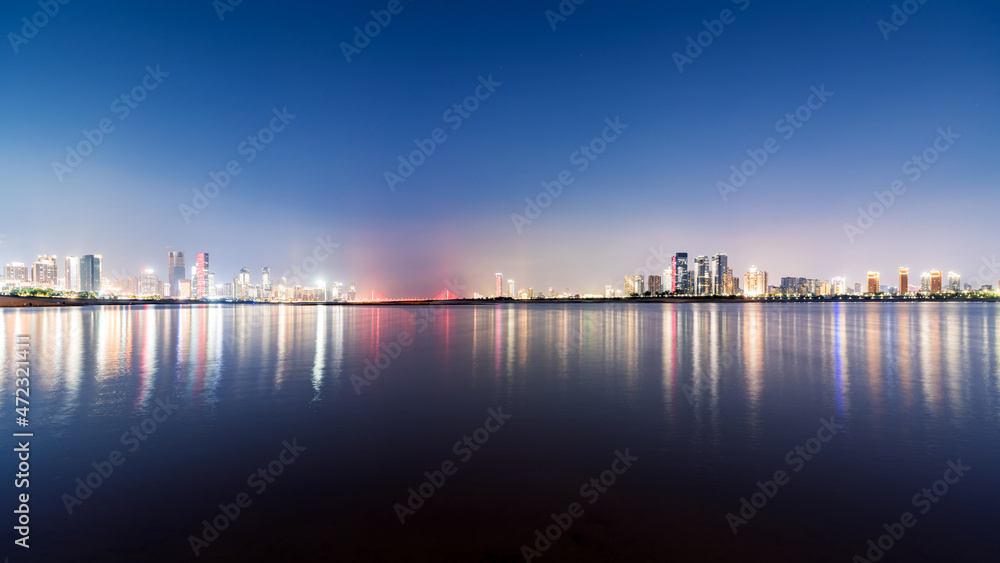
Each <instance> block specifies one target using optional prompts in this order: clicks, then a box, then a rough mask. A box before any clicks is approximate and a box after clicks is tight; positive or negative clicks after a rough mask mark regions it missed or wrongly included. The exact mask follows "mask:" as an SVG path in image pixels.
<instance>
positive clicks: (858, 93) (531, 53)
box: [0, 0, 1000, 296]
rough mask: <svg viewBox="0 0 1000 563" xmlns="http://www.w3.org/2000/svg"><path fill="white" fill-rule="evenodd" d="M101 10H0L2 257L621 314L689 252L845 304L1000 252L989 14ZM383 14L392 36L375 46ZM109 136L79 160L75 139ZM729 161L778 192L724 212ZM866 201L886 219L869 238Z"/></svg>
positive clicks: (699, 7)
mask: <svg viewBox="0 0 1000 563" xmlns="http://www.w3.org/2000/svg"><path fill="white" fill-rule="evenodd" d="M93 4H94V3H87V2H82V1H77V2H70V3H69V4H67V5H65V6H62V5H59V6H58V8H59V11H58V13H57V14H55V15H54V16H45V17H43V16H35V14H36V13H38V12H41V11H42V8H41V7H40V6H39V3H38V2H35V1H27V0H8V1H5V2H3V3H2V7H0V30H2V31H3V32H4V34H5V38H6V39H5V44H4V45H3V47H2V48H0V51H3V52H2V53H0V80H2V88H0V110H2V115H3V116H4V127H3V131H2V133H0V185H2V186H3V187H2V190H3V196H4V197H3V203H2V207H0V234H2V235H4V236H2V238H0V263H6V262H11V261H19V262H26V263H30V262H32V261H34V260H35V258H36V256H37V255H39V254H43V253H44V254H56V255H58V256H59V257H60V258H62V257H63V256H66V255H82V254H91V253H92V254H102V255H103V256H104V263H105V271H106V275H107V273H109V272H113V273H125V274H128V275H135V274H137V273H138V272H139V271H140V270H141V269H142V268H145V267H153V268H155V269H156V270H157V271H158V272H159V273H160V274H161V278H165V276H166V248H167V246H168V245H172V247H173V249H174V250H186V251H187V252H188V253H189V258H188V262H189V265H190V264H193V263H194V254H195V253H197V252H209V253H210V255H211V259H212V264H211V267H212V270H213V271H215V273H216V276H217V281H218V282H219V283H223V282H226V281H231V280H232V276H233V275H234V274H235V273H236V272H238V271H239V269H240V268H241V267H243V266H246V267H247V268H249V269H250V271H251V272H252V274H253V281H254V282H258V283H259V281H260V279H259V276H260V268H261V267H262V266H269V267H270V268H271V271H272V274H273V275H278V274H280V273H281V272H282V271H285V270H290V269H291V268H292V267H293V266H294V265H297V264H302V263H303V262H302V261H303V259H304V258H305V257H307V256H310V255H313V254H314V251H315V250H316V248H317V244H318V243H317V239H322V240H324V241H327V244H328V245H329V242H330V241H332V242H335V243H338V244H339V247H338V248H336V249H335V250H333V251H332V253H331V254H330V256H329V258H327V259H325V260H323V261H322V263H321V265H320V268H319V270H318V271H316V272H315V273H314V274H312V275H310V276H309V278H310V279H306V280H304V281H305V282H306V283H305V285H311V284H312V283H311V282H318V281H320V280H322V281H324V282H326V283H327V284H329V283H331V282H334V281H340V282H344V283H347V282H350V281H356V282H358V285H359V293H367V292H369V291H371V290H372V289H374V290H375V291H377V292H378V293H380V294H383V295H388V296H432V295H434V294H436V293H438V292H440V291H442V290H443V289H444V287H445V284H444V280H445V279H455V278H457V279H458V281H459V285H460V286H464V287H465V288H466V289H465V292H466V294H467V295H468V296H471V293H472V292H473V291H479V292H483V293H492V290H493V274H494V272H503V273H504V275H505V276H506V277H508V278H514V279H515V280H516V282H517V287H518V288H520V287H522V286H528V285H531V286H533V287H534V288H535V290H536V291H539V290H542V291H547V289H548V287H549V286H555V287H556V288H558V289H560V290H564V289H566V288H570V289H572V290H573V291H574V292H580V293H583V292H601V293H603V289H604V284H605V283H609V282H610V281H611V280H614V281H615V283H616V284H617V285H618V286H619V287H620V283H618V280H620V279H622V276H624V275H625V274H632V273H634V272H635V271H636V269H637V268H638V267H643V266H644V265H645V264H646V263H647V262H649V263H650V264H652V265H655V267H656V268H657V269H658V270H660V271H662V269H663V268H664V267H666V265H667V264H665V263H662V262H661V256H662V255H664V254H672V253H674V252H678V251H685V252H688V253H689V254H690V255H691V257H692V258H693V257H694V256H697V255H699V254H706V255H711V254H715V253H717V252H725V253H728V255H729V263H730V266H731V267H732V268H733V270H734V273H736V274H738V275H742V274H743V273H744V272H745V271H746V270H747V268H748V267H749V266H750V265H751V264H754V265H757V266H758V267H760V268H762V269H765V270H767V271H768V272H769V273H770V276H771V283H772V284H776V283H778V278H779V277H781V276H801V277H809V278H820V279H830V278H833V277H834V276H838V275H843V276H847V278H848V282H849V283H850V284H851V285H853V284H854V283H855V282H863V277H864V275H865V273H866V272H867V271H868V270H880V271H881V272H882V275H883V279H884V280H885V281H883V284H886V285H893V283H892V282H891V281H889V280H891V278H893V277H894V276H895V271H896V269H897V268H898V267H899V266H904V265H905V266H909V267H910V268H911V278H910V279H911V283H917V281H918V280H919V273H920V272H921V271H926V270H930V269H932V268H937V269H941V270H944V271H945V272H947V271H949V270H954V271H957V272H959V273H962V274H963V277H964V279H965V280H969V279H970V278H972V277H975V276H976V271H977V270H979V269H980V267H981V266H983V267H985V266H984V259H985V260H986V261H987V262H990V263H991V264H992V258H993V257H994V256H995V255H1000V236H998V235H1000V221H998V220H997V217H996V214H997V210H998V209H1000V205H998V204H1000V190H998V189H997V188H998V183H1000V157H998V154H1000V111H998V108H997V101H998V99H1000V33H998V31H1000V6H998V5H997V3H996V2H988V1H982V2H964V1H952V0H949V1H944V0H928V1H926V3H924V4H919V3H918V2H916V1H915V0H911V1H909V2H902V3H901V2H898V1H897V2H896V5H897V6H903V7H905V8H907V9H908V10H909V11H913V8H914V7H916V8H917V9H916V11H915V12H913V13H912V14H909V15H906V14H905V12H902V11H900V12H899V13H897V14H896V15H895V21H893V19H894V16H893V11H894V10H893V2H891V1H875V2H871V1H865V2H860V1H859V2H822V3H817V2H764V1H760V0H751V1H746V0H740V1H738V2H731V1H729V0H717V1H712V2H697V3H694V2H611V1H607V0H605V1H598V0H587V1H586V2H584V3H582V4H580V5H575V4H573V3H571V2H570V1H569V0H566V1H564V2H562V5H563V10H564V11H565V12H567V13H568V12H569V7H570V6H572V7H573V8H574V11H573V13H570V14H568V15H567V16H565V17H564V18H563V17H558V18H557V17H553V16H552V15H551V14H550V15H548V16H547V15H546V10H552V11H553V14H558V11H559V9H560V8H559V7H560V3H559V2H558V1H556V0H549V1H544V2H489V3H480V2H476V3H457V2H448V3H445V2H431V1H422V0H416V1H413V2H410V1H407V0H402V2H401V3H400V4H399V7H398V8H395V9H396V10H397V11H398V10H399V9H400V8H401V11H399V13H396V14H394V15H393V14H389V13H388V12H385V13H381V14H380V13H378V12H379V11H384V10H386V9H387V6H389V7H395V4H394V3H393V2H386V1H381V0H379V1H365V2H335V3H334V4H335V6H333V7H319V6H316V5H314V4H318V3H315V2H289V1H282V2H263V1H257V2H253V1H249V0H247V1H244V2H242V3H241V4H239V5H237V6H235V7H234V8H233V9H231V10H227V11H224V12H222V17H221V19H220V15H219V12H220V9H219V8H218V6H220V5H225V6H228V4H226V3H225V0H221V1H220V2H216V3H214V4H213V2H212V1H211V0H197V1H194V0H192V1H187V2H177V1H150V2H101V3H100V5H93ZM52 9H54V8H50V10H52ZM373 10H374V11H376V16H377V17H379V18H382V19H383V20H384V19H386V16H387V15H391V21H389V22H388V24H387V25H385V26H384V27H383V26H381V24H370V25H369V29H373V30H377V31H378V34H377V36H375V37H374V38H370V39H369V38H367V37H364V38H359V41H358V42H357V44H358V45H361V47H360V48H358V47H356V46H355V45H356V43H355V37H356V35H357V33H356V32H355V30H354V28H355V26H357V27H359V28H364V26H365V25H366V24H368V23H369V22H371V21H372V20H373V19H374V17H373V15H372V14H371V11H373ZM724 10H728V12H724ZM900 10H902V8H900ZM43 13H44V12H43ZM33 17H35V20H36V22H42V21H44V20H48V21H44V25H42V26H39V27H38V28H37V29H34V28H33V27H32V26H33V25H34V24H31V25H29V26H26V25H25V21H24V20H23V19H22V18H28V20H29V21H30V20H31V19H32V18H33ZM904 17H905V18H906V21H902V20H903V18H904ZM723 19H725V20H727V21H728V23H724V22H722V20H723ZM713 20H720V21H719V22H713ZM879 20H884V23H883V24H881V25H880V23H879ZM706 22H707V23H706ZM553 25H554V27H555V29H553ZM25 27H27V30H25V29H24V28H25ZM25 31H26V32H25ZM32 31H34V33H32ZM713 31H715V32H716V33H717V34H718V35H717V36H716V35H715V34H713V33H712V32H713ZM12 33H13V34H16V35H17V37H14V36H12V35H10V34H12ZM699 33H701V36H700V39H701V40H702V41H703V45H707V46H697V45H695V46H692V45H691V44H690V43H689V40H688V38H689V37H691V38H692V41H694V42H695V43H697V40H698V38H699ZM29 35H30V36H31V37H30V38H29V37H28V36H29ZM19 38H21V39H19ZM365 41H368V44H367V45H364V42H365ZM709 41H710V42H709ZM344 44H347V45H350V46H351V47H350V50H349V52H348V53H347V55H346V56H345V47H344ZM675 53H678V55H675ZM692 55H693V56H692ZM348 57H349V58H350V62H348V60H347V58H348ZM683 57H688V58H686V59H685V58H683ZM678 66H680V67H681V68H680V69H679V68H678ZM150 71H152V73H150ZM144 80H145V85H146V86H145V87H144V86H143V83H144ZM150 87H151V88H150ZM132 92H135V93H137V95H138V96H137V97H142V98H143V99H142V101H135V100H132V98H131V95H132V94H131V93H132ZM814 92H825V93H824V94H823V95H822V96H821V97H820V96H817V95H815V94H814ZM831 93H832V94H831ZM476 94H479V96H480V97H479V98H476V97H475V96H476ZM123 95H127V96H129V98H128V100H122V96H123ZM470 96H472V98H471V99H470V98H469V97H470ZM462 103H465V104H466V108H464V109H463V108H461V107H460V108H459V110H458V111H456V110H455V108H454V107H453V106H455V104H462ZM807 104H812V108H809V109H803V108H800V106H804V105H805V106H806V108H808V105H807ZM132 106H134V107H132ZM469 108H474V109H473V110H472V111H469ZM796 111H798V112H799V117H798V118H796V117H795V115H794V114H795V113H796ZM279 114H283V115H284V118H283V119H282V118H279V117H277V116H278V115H279ZM462 114H464V116H463V115H462ZM786 114H793V115H792V116H791V119H792V120H794V122H795V123H797V125H798V127H795V126H794V125H790V124H791V123H792V121H789V120H788V119H787V117H786ZM292 116H294V117H292ZM802 116H807V118H808V119H807V120H802ZM616 119H617V122H618V123H620V124H621V125H620V126H616V128H614V129H613V128H611V127H609V125H608V122H609V121H610V122H611V123H615V121H616ZM102 124H103V125H104V126H105V128H106V129H108V130H109V132H101V133H99V134H100V136H101V137H102V138H101V139H100V142H99V143H96V146H95V147H94V148H93V151H92V152H91V153H90V154H88V155H87V156H83V157H82V158H81V159H80V162H79V163H78V164H77V162H76V161H75V159H74V157H73V155H69V156H68V155H67V146H71V147H77V146H78V145H79V144H80V143H83V148H84V149H86V148H87V143H88V141H86V139H87V135H85V134H84V131H85V130H86V131H88V132H91V133H89V136H90V137H91V139H96V138H97V135H98V133H94V132H92V130H95V129H97V130H98V131H99V130H100V128H101V126H102ZM272 126H274V127H275V129H280V130H276V131H274V132H272V131H265V132H264V134H263V135H262V140H267V141H270V143H268V144H263V143H262V140H257V141H253V142H256V143H258V146H259V147H260V150H258V149H257V148H253V145H252V144H251V143H250V142H247V140H248V137H251V136H255V135H258V133H259V132H260V131H261V129H265V128H270V127H272ZM112 127H113V129H111V128H112ZM436 129H440V131H437V132H435V130H436ZM602 134H603V135H604V138H603V139H601V136H602ZM435 138H436V139H437V140H434V139H435ZM427 139H430V141H425V140H427ZM594 139H600V140H599V141H594ZM609 139H613V140H609ZM768 139H773V141H772V142H769V141H768ZM415 141H419V143H417V142H415ZM245 142H247V144H243V143H245ZM935 143H937V147H938V148H937V149H934V148H933V147H935ZM418 144H422V145H423V146H424V147H425V148H427V147H432V148H433V152H432V153H431V154H429V155H423V154H419V155H418V156H417V157H416V160H415V162H418V163H419V165H417V166H414V167H413V170H412V174H409V176H408V177H407V178H405V179H404V180H403V181H402V182H395V181H393V180H392V179H391V178H390V180H389V181H387V178H386V173H387V172H390V173H393V174H399V173H400V170H399V168H400V162H399V159H400V156H401V155H402V156H403V157H404V158H407V157H408V156H409V155H410V154H411V153H412V152H413V151H416V150H419V149H418ZM581 145H586V146H591V147H594V149H603V152H601V153H600V154H594V153H592V152H591V153H590V157H589V158H588V157H587V156H586V155H584V154H583V153H578V152H577V151H580V149H581ZM765 147H770V148H771V151H770V152H768V151H767V150H766V149H765ZM939 149H946V150H939ZM587 150H588V151H589V150H590V149H587ZM925 150H929V152H928V153H927V154H926V156H930V157H931V158H932V159H934V160H935V161H934V162H933V163H932V164H929V165H927V164H926V163H925V164H924V166H923V167H921V166H920V165H919V164H917V163H913V162H911V160H912V159H913V157H914V156H919V157H920V158H921V159H923V158H924V156H920V155H925ZM748 151H750V152H749V153H748ZM425 152H430V151H429V150H426V151H425ZM762 154H766V156H767V160H766V161H765V162H764V163H763V164H760V165H758V164H756V163H753V161H752V160H751V161H750V162H751V163H753V164H750V163H747V164H744V161H746V160H747V159H750V158H751V156H752V155H757V156H758V158H761V155H762ZM251 156H252V157H253V158H252V160H251ZM230 161H234V163H233V164H232V165H231V166H237V167H238V170H239V172H238V173H236V174H235V175H232V174H231V177H230V181H229V184H228V186H227V187H226V188H225V189H223V190H221V193H219V194H218V195H217V196H216V197H214V198H211V199H210V200H206V201H207V202H208V205H207V206H202V207H203V208H201V209H197V208H196V204H197V203H199V202H198V201H196V196H195V194H194V192H193V190H194V189H199V190H204V189H205V186H206V184H208V183H209V182H211V181H212V178H211V176H210V174H211V173H218V172H220V171H224V170H225V169H226V167H227V164H228V163H230ZM907 162H910V164H907ZM54 163H56V164H54ZM71 164H76V165H75V166H71ZM734 166H735V167H736V168H737V169H739V168H740V167H741V166H744V167H745V168H746V169H747V170H753V169H754V168H756V170H753V173H752V174H751V175H750V176H749V177H748V178H746V180H745V183H743V184H742V185H741V186H740V187H739V188H738V189H737V190H736V191H729V190H728V189H726V188H725V187H722V189H721V190H720V185H719V182H725V183H726V184H731V178H730V177H731V176H732V175H733V169H732V168H731V167H734ZM54 168H55V169H54ZM924 168H926V170H925V169H924ZM234 169H235V168H234ZM563 171H568V172H566V173H565V174H563V178H564V179H572V183H568V185H565V186H563V187H562V191H561V192H558V191H557V193H559V196H558V197H557V198H554V199H547V198H546V196H539V194H540V193H544V188H543V186H542V184H543V182H546V183H551V182H554V181H557V180H558V178H559V176H560V173H561V172H563ZM404 172H409V171H408V170H405V167H404ZM918 172H919V174H918ZM216 176H217V177H218V174H217V175H216ZM736 180H737V181H739V180H740V178H736ZM895 181H898V182H899V183H897V184H895V187H896V188H897V190H898V192H899V193H898V194H893V196H892V197H893V201H892V203H891V205H888V206H887V208H886V209H884V214H879V213H878V211H879V207H880V206H882V205H883V204H882V203H878V201H879V199H878V198H877V197H876V196H875V195H874V192H888V193H889V194H891V193H892V192H891V190H892V187H893V185H894V184H893V182H895ZM390 184H392V187H391V188H390ZM550 186H551V184H550ZM733 187H735V186H733ZM553 189H554V188H553ZM554 191H555V190H554ZM539 197H540V201H541V202H543V203H550V205H548V207H547V208H545V209H544V210H541V212H540V215H538V216H536V215H535V214H534V213H532V210H528V211H527V213H528V215H526V209H525V207H526V203H525V198H530V199H532V200H535V199H536V198H539ZM888 197H889V196H888V195H883V196H881V198H882V199H883V200H884V201H883V203H884V202H886V201H888V199H887V198H888ZM201 203H204V202H201ZM876 203H878V205H873V204H876ZM182 206H190V208H189V209H188V212H187V213H185V211H184V209H185V208H184V207H182ZM859 207H862V208H865V209H870V208H871V209H874V211H875V213H876V214H878V215H880V216H879V217H878V218H877V219H874V221H872V222H871V224H870V225H869V223H868V222H867V221H866V220H865V219H862V220H861V225H862V226H866V227H867V228H864V229H861V228H858V227H857V225H858V221H859V212H858V208H859ZM193 211H197V213H193ZM512 214H520V215H522V216H525V219H528V218H529V216H531V217H534V219H533V220H531V223H530V224H527V223H524V222H518V224H517V225H516V224H515V223H516V221H515V220H514V219H512V217H511V216H512ZM845 224H852V225H855V228H856V229H857V230H853V231H852V232H851V234H849V233H848V232H845ZM518 226H520V230H519V229H518V228H517V227H518ZM852 239H853V240H852ZM651 248H652V250H653V251H655V252H651ZM324 253H325V251H322V252H320V254H321V255H322V254H324ZM59 268H60V275H62V263H61V262H60V265H59ZM994 270H995V271H994ZM985 271H986V272H987V273H988V276H987V277H986V279H984V280H983V283H992V284H997V283H998V280H1000V265H998V266H992V267H990V268H987V269H986V270H985ZM887 278H888V279H887Z"/></svg>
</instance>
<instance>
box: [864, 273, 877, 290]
mask: <svg viewBox="0 0 1000 563" xmlns="http://www.w3.org/2000/svg"><path fill="white" fill-rule="evenodd" d="M866 293H868V294H870V295H875V294H877V293H880V289H879V274H878V272H868V291H867V292H866Z"/></svg>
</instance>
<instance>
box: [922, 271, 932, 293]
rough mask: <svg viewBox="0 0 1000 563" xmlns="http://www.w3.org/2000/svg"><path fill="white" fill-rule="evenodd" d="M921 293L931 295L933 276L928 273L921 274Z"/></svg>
mask: <svg viewBox="0 0 1000 563" xmlns="http://www.w3.org/2000/svg"><path fill="white" fill-rule="evenodd" d="M920 291H921V292H922V293H930V291H931V275H930V274H928V273H927V272H924V273H922V274H920Z"/></svg>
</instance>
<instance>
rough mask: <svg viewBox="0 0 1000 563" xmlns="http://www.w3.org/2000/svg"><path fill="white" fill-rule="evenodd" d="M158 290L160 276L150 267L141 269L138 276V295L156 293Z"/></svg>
mask: <svg viewBox="0 0 1000 563" xmlns="http://www.w3.org/2000/svg"><path fill="white" fill-rule="evenodd" d="M159 292H160V278H159V277H157V275H156V272H155V271H154V270H153V269H152V268H146V269H145V270H143V271H142V277H140V278H139V292H138V293H139V295H142V296H149V295H158V294H159Z"/></svg>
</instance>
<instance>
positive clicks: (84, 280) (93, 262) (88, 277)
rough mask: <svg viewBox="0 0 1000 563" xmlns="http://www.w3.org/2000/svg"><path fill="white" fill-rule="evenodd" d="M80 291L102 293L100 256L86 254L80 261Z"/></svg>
mask: <svg viewBox="0 0 1000 563" xmlns="http://www.w3.org/2000/svg"><path fill="white" fill-rule="evenodd" d="M80 291H89V292H93V293H100V292H101V255H100V254H86V255H84V257H83V258H82V259H80Z"/></svg>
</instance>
